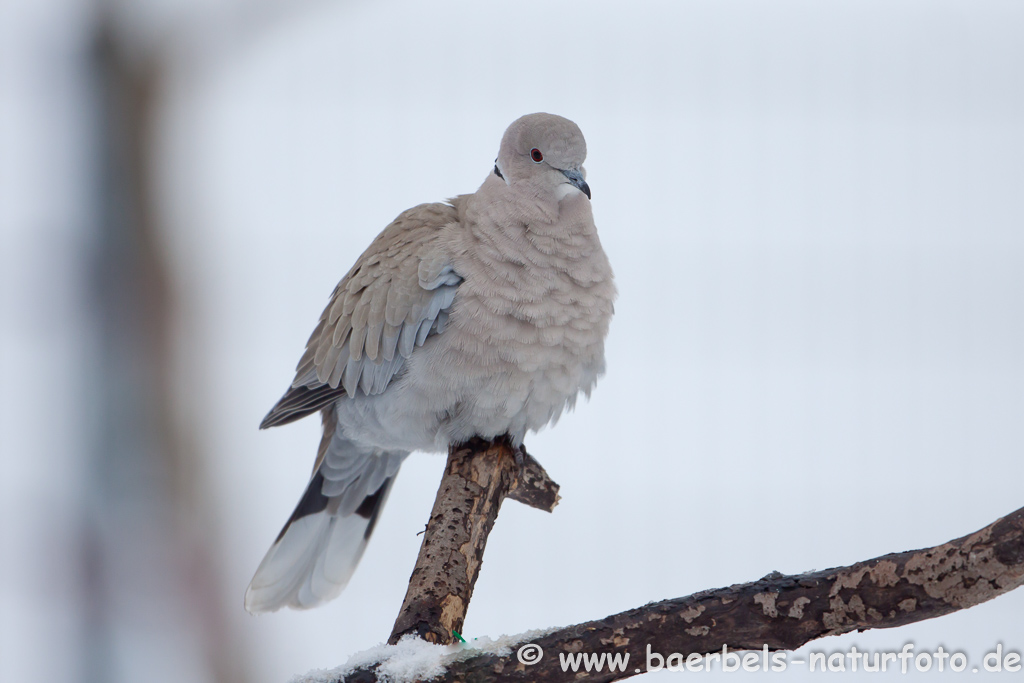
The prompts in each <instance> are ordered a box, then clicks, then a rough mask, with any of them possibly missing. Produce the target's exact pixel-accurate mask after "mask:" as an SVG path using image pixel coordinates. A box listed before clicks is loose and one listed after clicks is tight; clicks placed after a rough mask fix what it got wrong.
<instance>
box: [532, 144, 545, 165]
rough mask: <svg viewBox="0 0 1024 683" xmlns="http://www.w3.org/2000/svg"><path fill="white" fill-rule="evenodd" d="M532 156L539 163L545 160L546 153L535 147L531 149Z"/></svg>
mask: <svg viewBox="0 0 1024 683" xmlns="http://www.w3.org/2000/svg"><path fill="white" fill-rule="evenodd" d="M530 158H531V159H533V160H534V161H536V162H537V163H538V164H539V163H540V162H542V161H544V155H543V154H541V153H540V150H539V149H537V148H536V147H534V148H533V149H531V150H530Z"/></svg>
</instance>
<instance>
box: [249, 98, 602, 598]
mask: <svg viewBox="0 0 1024 683" xmlns="http://www.w3.org/2000/svg"><path fill="white" fill-rule="evenodd" d="M586 155H587V147H586V142H585V141H584V139H583V134H582V133H581V132H580V129H579V127H578V126H577V125H576V124H575V123H573V122H572V121H569V120H568V119H564V118H562V117H560V116H554V115H552V114H530V115H528V116H523V117H522V118H520V119H518V120H516V121H515V122H513V123H512V125H511V126H509V128H508V130H506V131H505V135H504V136H503V137H502V140H501V147H500V149H499V151H498V158H497V159H496V160H495V164H494V170H493V172H491V173H490V174H489V175H488V176H487V179H486V180H485V181H484V183H483V184H482V185H481V186H480V188H479V189H478V190H477V191H476V192H475V193H473V194H468V195H460V196H458V197H455V198H454V199H451V200H449V201H448V202H447V203H438V204H420V205H419V206H416V207H413V208H411V209H409V210H408V211H405V212H404V213H402V214H401V215H399V216H398V218H396V219H395V220H394V221H393V222H392V223H391V224H390V225H389V226H388V227H386V228H385V229H384V231H383V232H382V233H381V234H380V235H378V236H377V238H376V239H375V240H374V241H373V243H372V244H371V245H370V247H369V248H368V249H367V250H366V251H365V252H364V253H363V255H362V256H360V257H359V260H358V261H356V264H355V266H353V267H352V270H350V271H349V272H348V274H347V275H345V277H344V278H342V280H341V282H340V283H339V284H338V286H337V287H335V289H334V293H333V294H332V295H331V300H330V302H329V303H328V304H327V308H326V309H324V312H323V314H322V315H321V316H320V323H319V324H318V325H317V326H316V329H315V330H314V331H313V334H312V336H311V337H310V338H309V342H308V343H307V344H306V352H305V354H303V356H302V359H301V360H300V361H299V365H298V368H297V372H296V376H295V381H293V382H292V384H291V387H289V389H288V391H287V392H285V395H284V396H283V397H282V398H281V400H280V401H278V402H277V405H275V406H274V408H273V409H272V410H271V411H270V413H269V414H268V415H267V416H266V417H265V418H264V419H263V423H262V424H261V425H260V427H261V428H267V427H275V426H277V425H282V424H287V423H289V422H292V421H294V420H298V419H299V418H302V417H305V416H307V415H310V414H312V413H314V412H317V411H319V412H320V414H321V418H322V420H323V437H322V439H321V441H320V448H319V449H318V451H317V457H316V462H315V464H314V466H313V475H312V478H311V479H310V481H309V485H308V487H307V488H306V492H305V493H304V494H303V496H302V499H301V500H300V501H299V504H298V506H296V508H295V511H294V512H293V513H292V515H291V517H290V518H289V519H288V522H287V523H286V524H285V525H284V528H283V529H282V530H281V533H280V534H279V535H278V537H277V540H275V541H274V544H273V545H272V546H271V547H270V550H269V551H268V552H267V554H266V557H264V558H263V561H262V562H261V563H260V566H259V568H258V569H257V570H256V575H255V576H254V577H253V579H252V582H251V583H250V584H249V588H248V590H247V591H246V594H245V607H246V609H247V610H249V611H250V612H266V611H272V610H277V609H280V608H281V607H285V606H288V607H295V608H309V607H313V606H316V605H318V604H320V603H323V602H325V601H327V600H331V599H333V598H334V597H336V596H337V595H338V594H339V593H340V592H341V590H342V589H343V588H344V587H345V585H346V584H347V583H348V580H349V578H350V577H351V576H352V573H353V572H354V571H355V568H356V564H357V563H358V562H359V558H360V557H361V556H362V554H363V550H364V549H365V548H366V544H367V541H368V540H369V538H370V534H371V533H372V532H373V527H374V525H375V523H376V522H377V519H378V517H379V515H380V512H381V508H382V507H383V506H384V503H385V501H386V500H387V497H388V493H389V491H390V490H391V485H392V484H393V483H394V481H395V476H396V475H397V474H398V468H399V467H400V466H401V465H402V461H403V460H405V458H406V456H408V455H409V453H410V452H411V451H447V450H448V446H449V444H457V443H462V442H464V441H467V440H468V439H470V438H471V437H474V436H480V437H484V438H493V437H496V436H500V435H504V434H507V435H509V436H510V437H511V440H512V442H513V444H514V445H516V446H518V445H519V444H521V443H522V441H523V437H524V436H525V435H526V433H527V432H528V431H536V430H538V429H540V428H542V427H544V426H545V425H547V424H549V423H552V422H554V421H555V420H557V419H558V417H559V416H560V415H561V413H562V412H563V411H564V410H566V409H567V408H572V407H573V405H574V404H575V402H576V397H577V395H578V394H579V393H580V392H583V393H584V394H586V395H588V396H589V394H590V391H591V389H592V388H593V387H594V384H595V383H596V382H597V378H598V377H599V376H600V375H601V374H602V373H603V372H604V339H605V335H606V334H607V332H608V324H609V321H610V319H611V317H612V303H613V300H614V299H615V285H614V283H613V281H612V270H611V266H610V265H609V263H608V258H607V257H606V256H605V253H604V251H603V250H602V248H601V242H600V240H599V239H598V236H597V230H596V228H595V227H594V218H593V214H592V213H591V209H590V187H589V186H588V185H587V182H586V180H585V177H586V174H585V172H584V170H583V160H584V159H585V157H586Z"/></svg>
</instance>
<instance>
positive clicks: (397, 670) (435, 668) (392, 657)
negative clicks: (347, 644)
mask: <svg viewBox="0 0 1024 683" xmlns="http://www.w3.org/2000/svg"><path fill="white" fill-rule="evenodd" d="M558 628H560V627H552V628H545V629H535V630H533V631H526V632H525V633H519V634H516V635H511V636H500V637H499V638H497V639H491V638H488V637H486V636H483V637H481V638H474V639H473V640H471V641H469V642H467V643H457V644H455V645H433V644H431V643H428V642H427V641H425V640H422V639H420V638H417V637H416V636H413V635H407V636H405V637H404V638H402V639H401V640H400V641H398V644H397V645H385V644H381V645H377V646H376V647H372V648H370V649H369V650H363V651H362V652H357V653H355V654H354V655H352V656H351V657H349V658H348V661H347V662H345V663H344V664H343V665H342V666H339V667H337V668H334V669H314V670H313V671H310V672H309V673H307V674H305V675H302V676H295V677H293V678H292V679H291V680H290V681H289V682H288V683H336V682H337V681H339V680H341V679H342V678H344V677H345V676H347V675H348V674H350V673H352V672H353V671H355V670H356V669H365V668H371V667H374V665H376V672H377V678H378V680H380V681H382V682H386V683H416V681H429V680H430V679H432V678H437V677H438V676H442V675H444V672H445V671H446V670H447V667H448V665H450V664H453V663H455V662H460V661H462V660H465V659H470V658H472V657H476V656H478V655H482V654H493V655H498V656H499V657H507V656H509V655H511V654H512V652H513V651H512V647H513V646H515V645H519V644H520V643H529V642H531V641H533V640H535V639H537V638H540V637H542V636H546V635H547V634H549V633H551V632H552V631H557V630H558Z"/></svg>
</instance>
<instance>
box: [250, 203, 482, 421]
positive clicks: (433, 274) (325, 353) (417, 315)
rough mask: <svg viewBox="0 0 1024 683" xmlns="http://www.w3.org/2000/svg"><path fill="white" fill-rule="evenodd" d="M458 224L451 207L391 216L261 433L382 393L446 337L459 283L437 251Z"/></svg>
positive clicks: (342, 286)
mask: <svg viewBox="0 0 1024 683" xmlns="http://www.w3.org/2000/svg"><path fill="white" fill-rule="evenodd" d="M457 220H458V213H457V211H456V209H455V208H454V207H452V206H450V205H448V204H421V205H420V206H417V207H414V208H412V209H409V210H408V211H406V212H404V213H403V214H401V215H400V216H399V217H398V218H396V219H395V220H394V221H393V222H392V223H391V225H389V226H388V227H387V228H385V229H384V231H383V232H382V233H381V234H380V235H379V236H378V237H377V239H375V240H374V241H373V243H372V244H371V245H370V247H369V248H368V249H367V250H366V251H365V252H364V253H363V255H362V256H361V257H360V258H359V260H358V261H357V262H356V265H355V266H353V268H352V270H351V271H349V273H348V274H347V275H346V276H345V277H344V278H343V279H342V280H341V282H340V283H338V286H337V287H335V289H334V293H333V294H332V296H331V300H330V302H329V303H328V305H327V308H326V309H324V312H323V314H322V315H321V316H320V322H319V324H318V325H317V327H316V329H315V330H314V331H313V334H312V336H310V338H309V341H308V342H307V343H306V352H305V353H304V354H303V356H302V359H301V360H300V361H299V364H298V367H297V368H296V375H295V380H294V381H293V382H292V385H291V387H290V388H289V389H288V391H287V392H285V395H284V396H283V397H282V398H281V400H279V401H278V402H277V404H276V405H275V406H274V407H273V409H271V411H270V412H269V413H268V414H267V416H266V417H265V418H263V422H262V423H261V424H260V428H261V429H266V428H267V427H275V426H277V425H282V424H288V423H289V422H293V421H295V420H298V419H299V418H302V417H305V416H306V415H310V414H312V413H314V412H316V411H317V410H320V409H321V408H323V407H325V406H328V405H330V404H331V403H332V402H334V401H336V400H338V399H339V398H341V397H343V396H349V397H355V396H357V395H359V394H360V393H362V394H364V395H374V394H380V393H382V392H384V391H385V390H386V389H387V387H388V385H389V384H390V383H391V381H392V380H393V379H394V378H395V376H396V375H397V374H398V373H399V372H401V370H402V368H403V367H404V366H405V362H406V360H408V358H409V357H410V356H411V355H412V353H413V352H414V351H415V348H416V347H417V346H422V345H423V343H424V342H425V341H426V340H427V338H428V337H429V336H430V335H432V334H440V333H441V332H443V331H444V328H445V325H446V324H447V322H448V310H449V308H450V307H451V305H452V302H453V301H454V299H455V293H456V291H457V290H458V286H459V284H460V283H461V282H462V278H461V277H460V276H459V275H458V273H456V272H455V271H454V269H453V268H452V266H451V263H450V262H449V260H448V258H447V256H446V255H445V254H444V252H443V250H442V249H440V247H439V240H438V237H439V236H440V235H441V232H442V230H443V228H444V227H445V226H446V225H448V224H450V223H453V222H456V221H457Z"/></svg>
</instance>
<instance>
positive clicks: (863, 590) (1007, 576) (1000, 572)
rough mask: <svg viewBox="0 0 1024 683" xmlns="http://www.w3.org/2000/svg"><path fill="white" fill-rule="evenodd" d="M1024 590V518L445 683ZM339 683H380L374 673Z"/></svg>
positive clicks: (567, 635)
mask: <svg viewBox="0 0 1024 683" xmlns="http://www.w3.org/2000/svg"><path fill="white" fill-rule="evenodd" d="M1021 584H1024V508H1022V509H1020V510H1017V511H1016V512H1014V513H1012V514H1010V515H1007V516H1006V517H1003V518H1002V519H999V520H997V521H995V522H993V523H992V524H990V525H988V526H987V527H985V528H984V529H981V530H980V531H977V532H975V533H973V534H970V535H968V536H964V537H963V538H959V539H956V540H954V541H950V542H949V543H945V544H943V545H940V546H936V547H934V548H927V549H924V550H911V551H908V552H903V553H894V554H891V555H885V556H883V557H878V558H875V559H873V560H867V561H865V562H858V563H856V564H853V565H850V566H848V567H839V568H835V569H828V570H825V571H820V572H811V573H807V574H798V575H793V576H784V575H782V574H778V573H773V574H770V575H768V576H766V577H764V578H762V579H760V580H758V581H754V582H752V583H747V584H739V585H735V586H730V587H728V588H720V589H717V590H709V591H704V592H701V593H697V594H694V595H691V596H688V597H685V598H677V599H673V600H665V601H663V602H658V603H652V604H649V605H645V606H643V607H639V608H637V609H633V610H629V611H627V612H622V613H620V614H614V615H611V616H608V617H605V618H604V619H599V620H596V621H590V622H586V623H583V624H577V625H575V626H569V627H567V628H562V629H558V630H555V631H552V632H550V633H548V634H546V635H544V636H542V637H537V638H533V639H531V640H530V642H533V643H535V644H537V645H539V646H540V647H541V648H542V649H543V651H544V656H543V657H542V658H541V659H540V661H538V662H537V663H536V664H533V665H530V666H527V665H525V664H523V663H521V662H520V661H519V660H518V659H517V657H516V648H515V647H513V648H512V651H511V652H510V653H509V654H507V655H504V656H501V655H497V654H490V653H481V654H479V655H476V656H469V657H465V653H463V656H461V657H459V658H458V659H457V660H456V661H453V662H452V663H451V664H450V665H449V666H448V667H447V668H446V671H445V673H444V674H443V675H442V676H441V677H439V678H437V679H436V680H442V681H532V682H534V683H547V682H554V681H575V680H588V681H614V680H618V679H621V678H627V677H630V676H634V675H636V674H637V673H638V669H639V672H640V673H642V672H643V670H644V669H645V662H646V648H647V647H648V646H650V647H651V649H652V651H655V652H659V653H673V652H678V653H683V654H689V653H711V652H720V651H721V650H722V647H723V646H726V645H727V646H728V647H729V648H730V649H733V650H742V649H747V650H759V649H761V648H762V647H764V646H767V647H768V648H769V649H770V650H792V649H796V648H798V647H800V646H802V645H804V644H806V643H808V642H810V641H812V640H815V639H817V638H821V637H824V636H830V635H838V634H841V633H847V632H850V631H854V630H867V629H872V628H893V627H896V626H902V625H904V624H909V623H912V622H916V621H923V620H925V619H931V618H933V617H938V616H942V615H944V614H948V613H950V612H955V611H957V610H961V609H966V608H969V607H973V606H974V605H977V604H979V603H982V602H985V601H987V600H991V599H992V598H995V597H997V596H999V595H1002V594H1003V593H1006V592H1008V591H1011V590H1013V589H1014V588H1017V587H1019V586H1020V585H1021ZM565 652H571V653H577V652H586V653H609V654H619V653H622V654H625V653H628V654H629V665H628V666H626V667H625V670H623V671H615V672H609V671H608V670H607V669H605V670H604V671H603V672H591V673H586V674H585V673H584V672H583V671H579V672H573V671H568V672H563V671H562V667H561V665H560V660H559V657H558V654H559V653H565ZM341 680H343V681H346V682H352V681H373V680H376V676H375V674H374V670H373V667H367V668H363V669H360V670H357V671H353V672H351V673H349V674H347V675H346V676H344V678H342V679H341Z"/></svg>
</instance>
